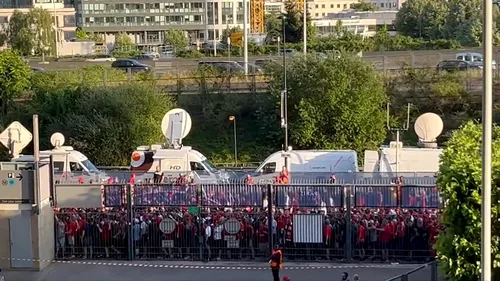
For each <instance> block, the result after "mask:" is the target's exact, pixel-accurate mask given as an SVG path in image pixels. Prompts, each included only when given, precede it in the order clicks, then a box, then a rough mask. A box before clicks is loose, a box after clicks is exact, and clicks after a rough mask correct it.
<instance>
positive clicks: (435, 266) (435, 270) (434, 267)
mask: <svg viewBox="0 0 500 281" xmlns="http://www.w3.org/2000/svg"><path fill="white" fill-rule="evenodd" d="M437 280H438V263H437V260H435V261H433V262H432V263H431V281H437Z"/></svg>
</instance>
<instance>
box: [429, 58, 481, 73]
mask: <svg viewBox="0 0 500 281" xmlns="http://www.w3.org/2000/svg"><path fill="white" fill-rule="evenodd" d="M474 69H475V70H481V69H482V66H479V65H475V64H472V63H470V62H467V61H463V60H444V61H440V62H439V63H438V65H437V66H436V70H437V71H446V72H456V71H469V70H474Z"/></svg>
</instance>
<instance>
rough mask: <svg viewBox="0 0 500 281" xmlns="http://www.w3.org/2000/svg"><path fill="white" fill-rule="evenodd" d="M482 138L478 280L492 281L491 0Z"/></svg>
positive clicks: (486, 5)
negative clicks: (479, 268)
mask: <svg viewBox="0 0 500 281" xmlns="http://www.w3.org/2000/svg"><path fill="white" fill-rule="evenodd" d="M483 18H484V22H483V54H484V57H483V58H484V59H483V102H482V104H483V108H482V111H483V112H482V113H483V116H482V117H483V118H482V119H483V120H482V121H483V136H482V138H483V140H482V146H483V147H482V158H483V159H482V162H483V163H482V178H483V180H482V197H483V198H482V206H481V207H482V211H481V222H482V227H481V281H491V131H492V108H493V104H492V103H493V102H492V100H493V98H492V92H493V89H492V88H493V87H492V83H493V82H492V78H493V76H492V62H493V46H492V45H493V40H492V39H493V1H492V0H483Z"/></svg>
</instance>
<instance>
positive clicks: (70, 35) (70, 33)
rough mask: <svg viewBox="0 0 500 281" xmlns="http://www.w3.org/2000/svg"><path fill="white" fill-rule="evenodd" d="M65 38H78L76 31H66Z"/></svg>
mask: <svg viewBox="0 0 500 281" xmlns="http://www.w3.org/2000/svg"><path fill="white" fill-rule="evenodd" d="M63 36H64V40H65V41H69V40H71V39H74V38H76V32H75V31H64V34H63Z"/></svg>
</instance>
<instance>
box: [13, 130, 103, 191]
mask: <svg viewBox="0 0 500 281" xmlns="http://www.w3.org/2000/svg"><path fill="white" fill-rule="evenodd" d="M64 141H65V137H64V135H63V134H61V133H54V134H52V136H51V137H50V143H51V144H52V145H53V146H54V148H53V149H51V150H43V151H40V162H41V163H50V159H51V158H52V163H53V169H54V173H55V175H56V179H58V178H61V177H62V178H61V179H63V180H76V179H77V178H82V179H83V180H84V182H89V181H93V182H105V181H107V180H108V178H109V176H107V175H106V174H105V173H103V172H101V171H99V169H97V167H96V166H95V165H94V164H93V163H92V162H91V161H90V160H89V159H88V158H87V156H85V155H84V154H83V153H81V152H80V151H77V150H74V149H73V147H71V146H63V145H64ZM11 161H12V162H33V161H35V157H34V156H33V155H23V154H19V155H17V156H15V157H14V158H12V159H11Z"/></svg>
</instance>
